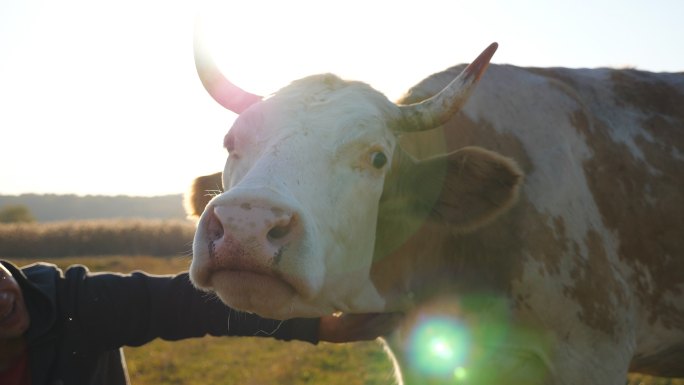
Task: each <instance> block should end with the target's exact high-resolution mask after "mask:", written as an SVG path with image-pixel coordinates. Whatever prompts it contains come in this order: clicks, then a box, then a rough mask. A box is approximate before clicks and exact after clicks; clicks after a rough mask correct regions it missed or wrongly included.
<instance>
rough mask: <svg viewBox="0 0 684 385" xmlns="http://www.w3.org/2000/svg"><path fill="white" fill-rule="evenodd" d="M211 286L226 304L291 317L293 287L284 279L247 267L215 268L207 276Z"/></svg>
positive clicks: (264, 315)
mask: <svg viewBox="0 0 684 385" xmlns="http://www.w3.org/2000/svg"><path fill="white" fill-rule="evenodd" d="M209 281H210V284H211V288H212V290H213V291H215V292H216V294H217V295H218V297H219V298H220V299H221V301H223V303H225V304H226V305H228V306H230V307H232V308H234V309H236V310H241V311H246V312H250V313H257V314H259V315H261V316H262V317H268V318H276V319H286V318H292V312H293V310H294V309H293V308H292V304H293V303H294V302H295V301H296V298H297V297H298V295H297V291H296V290H295V289H294V287H292V285H290V284H289V283H287V282H285V281H284V280H282V279H280V278H278V277H275V276H271V275H266V274H259V273H253V272H249V271H234V270H219V271H216V272H214V273H213V274H212V275H211V277H210V279H209Z"/></svg>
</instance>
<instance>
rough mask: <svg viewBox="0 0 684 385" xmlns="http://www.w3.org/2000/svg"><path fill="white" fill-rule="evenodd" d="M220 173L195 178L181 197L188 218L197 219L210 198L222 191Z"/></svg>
mask: <svg viewBox="0 0 684 385" xmlns="http://www.w3.org/2000/svg"><path fill="white" fill-rule="evenodd" d="M222 185H223V182H222V179H221V173H220V172H217V173H216V174H211V175H204V176H200V177H197V178H195V180H194V181H192V184H191V185H190V188H189V189H188V191H187V192H186V193H185V196H184V197H183V206H184V207H185V213H186V214H187V215H188V218H189V219H194V220H197V219H198V218H199V216H200V215H202V212H203V211H204V208H205V207H207V203H209V201H210V200H211V198H213V197H215V196H216V195H218V194H220V193H221V192H223V187H222Z"/></svg>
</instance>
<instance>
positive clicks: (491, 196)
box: [417, 147, 523, 233]
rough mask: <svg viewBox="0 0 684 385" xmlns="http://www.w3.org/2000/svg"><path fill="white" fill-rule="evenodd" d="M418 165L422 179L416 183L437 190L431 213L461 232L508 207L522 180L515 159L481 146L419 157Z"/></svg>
mask: <svg viewBox="0 0 684 385" xmlns="http://www.w3.org/2000/svg"><path fill="white" fill-rule="evenodd" d="M417 167H418V169H419V173H418V175H421V177H419V179H424V180H423V181H419V183H420V184H419V185H421V186H431V185H432V186H433V188H428V189H427V190H428V191H429V190H432V191H439V192H438V193H437V195H436V196H434V195H433V196H434V198H433V199H435V200H434V204H433V205H432V208H431V214H430V215H432V216H436V219H439V220H442V221H445V222H447V223H448V224H449V226H450V227H451V229H452V230H453V231H456V232H461V233H462V232H469V231H473V230H475V229H477V228H479V227H481V226H484V225H485V224H487V223H488V222H490V221H491V220H492V219H494V218H496V217H497V216H498V215H500V214H502V213H503V212H505V211H506V210H508V209H509V208H510V207H511V206H512V205H513V204H514V203H515V202H516V200H517V198H518V190H519V188H520V185H521V183H522V180H523V172H522V171H521V170H520V168H519V167H518V165H517V163H516V162H515V161H513V160H512V159H509V158H506V157H504V156H502V155H500V154H497V153H495V152H492V151H488V150H485V149H483V148H480V147H464V148H462V149H460V150H457V151H454V152H451V153H448V154H445V155H440V156H438V157H434V158H430V159H427V160H424V161H421V162H419V163H418V164H417ZM435 183H437V184H438V185H441V189H439V190H437V189H436V188H435V187H434V184H435Z"/></svg>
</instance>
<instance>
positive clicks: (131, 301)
mask: <svg viewBox="0 0 684 385" xmlns="http://www.w3.org/2000/svg"><path fill="white" fill-rule="evenodd" d="M65 285H66V286H67V288H66V292H67V293H69V294H68V297H67V298H66V299H65V300H63V303H64V304H65V305H66V308H65V309H66V310H67V313H69V314H70V318H72V320H71V321H69V323H70V324H71V325H72V327H77V328H79V329H80V332H81V333H83V335H87V336H88V339H89V342H87V343H88V344H93V345H100V346H99V348H116V347H119V346H124V345H129V346H139V345H142V344H145V343H147V342H149V341H151V340H153V339H155V338H163V339H165V340H171V341H173V340H179V339H184V338H192V337H201V336H204V335H213V336H262V337H273V338H276V339H281V340H292V339H297V340H303V341H308V342H311V343H316V342H318V341H317V335H318V323H319V320H318V319H292V320H288V321H276V320H269V319H264V318H261V317H259V316H257V315H255V314H248V313H244V312H239V311H236V310H233V309H230V308H229V307H227V306H226V305H224V304H223V303H222V302H221V301H220V300H219V299H218V298H216V297H215V296H214V295H212V294H209V293H204V292H201V291H199V290H197V289H195V287H194V286H193V285H192V283H191V282H190V279H189V276H188V274H187V273H181V274H178V275H175V276H170V275H165V276H154V275H149V274H146V273H143V272H134V273H132V274H125V275H124V274H116V273H89V272H88V271H87V269H85V268H84V267H82V266H75V267H71V268H69V269H68V270H67V271H66V272H65ZM62 298H64V297H62ZM69 302H70V303H69Z"/></svg>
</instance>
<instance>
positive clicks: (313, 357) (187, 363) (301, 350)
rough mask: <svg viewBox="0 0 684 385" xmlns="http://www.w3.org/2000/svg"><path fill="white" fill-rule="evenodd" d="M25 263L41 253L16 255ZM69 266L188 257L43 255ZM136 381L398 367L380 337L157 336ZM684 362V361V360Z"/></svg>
mask: <svg viewBox="0 0 684 385" xmlns="http://www.w3.org/2000/svg"><path fill="white" fill-rule="evenodd" d="M10 260H11V261H12V262H14V263H16V264H17V265H20V266H22V265H25V264H28V263H32V262H35V261H38V260H39V259H30V258H22V259H10ZM40 261H46V262H52V263H55V264H56V265H58V266H60V267H62V268H66V267H67V266H69V265H72V264H76V263H78V264H84V265H86V266H88V267H89V268H90V269H91V270H92V271H117V272H130V271H133V270H144V271H147V272H149V273H154V274H166V273H175V272H178V271H182V270H186V269H187V267H188V265H189V260H188V259H187V258H183V257H172V258H167V257H149V256H138V257H117V256H102V257H79V258H57V259H40ZM125 355H126V358H127V362H128V369H129V373H130V377H131V382H132V384H133V385H160V384H176V385H200V384H202V385H214V384H244V385H262V384H286V385H289V384H292V385H298V384H325V385H375V384H378V385H380V384H394V380H393V375H392V367H391V364H390V362H389V360H388V358H387V357H386V356H385V354H384V352H383V351H382V348H381V346H380V344H379V343H376V342H357V343H348V344H329V343H320V344H319V345H317V346H314V345H311V344H307V343H303V342H281V341H275V340H270V339H267V338H251V337H250V338H245V337H231V338H227V337H226V338H216V337H205V338H197V339H189V340H184V341H177V342H166V341H161V340H157V341H154V342H152V343H149V344H147V345H145V346H143V347H139V348H125ZM682 364H683V365H684V363H682ZM629 384H631V385H637V384H644V385H645V384H653V385H684V380H668V379H654V378H650V377H646V376H631V377H630V381H629Z"/></svg>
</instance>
